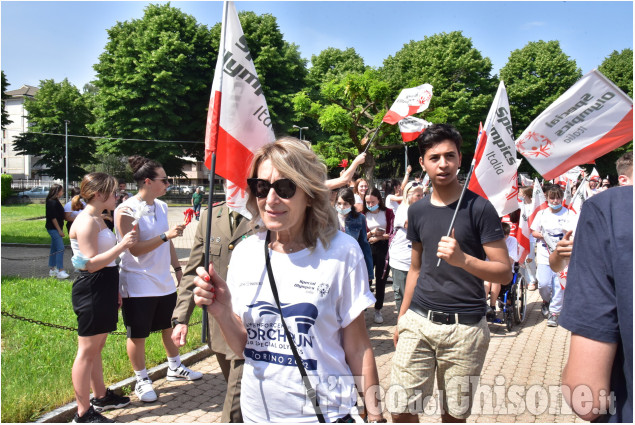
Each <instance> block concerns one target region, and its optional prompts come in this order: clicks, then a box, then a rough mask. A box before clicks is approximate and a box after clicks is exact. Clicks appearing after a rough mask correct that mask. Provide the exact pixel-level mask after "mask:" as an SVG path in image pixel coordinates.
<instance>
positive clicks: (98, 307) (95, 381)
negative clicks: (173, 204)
mask: <svg viewBox="0 0 635 425" xmlns="http://www.w3.org/2000/svg"><path fill="white" fill-rule="evenodd" d="M116 189H117V181H116V180H115V178H114V177H112V176H109V175H108V174H105V173H91V174H87V175H86V176H85V177H84V179H83V180H82V183H81V185H80V195H81V197H82V198H83V199H84V200H85V201H86V202H87V205H86V207H85V208H84V209H83V210H82V211H81V212H80V213H79V214H78V215H77V217H75V219H74V222H73V226H72V227H71V232H70V235H69V236H70V240H71V247H72V249H73V254H74V255H73V264H74V265H75V266H76V268H78V269H79V270H80V274H79V276H78V277H77V279H75V282H74V283H73V290H72V301H73V310H74V311H75V314H76V315H77V324H78V334H79V336H78V341H77V344H78V348H77V357H76V358H75V362H74V363H73V373H72V377H73V387H74V389H75V398H76V399H77V414H76V415H75V418H74V419H73V422H114V421H112V420H110V419H107V418H105V417H104V416H102V415H101V414H100V413H99V412H103V411H105V410H109V409H115V408H119V407H124V406H126V405H127V404H128V403H130V399H129V398H128V397H121V396H118V395H116V394H115V393H113V392H112V391H111V390H110V389H106V386H105V385H104V374H103V370H102V367H103V366H102V360H101V350H102V349H103V348H104V344H105V343H106V338H107V337H108V333H109V332H113V331H115V330H116V329H117V320H118V318H119V315H118V310H119V306H120V305H121V297H119V289H118V288H119V271H118V268H117V265H116V264H115V259H116V258H117V257H118V256H119V254H121V253H122V252H124V251H125V250H127V249H128V248H130V247H132V246H134V244H135V243H136V241H137V232H136V231H134V232H130V233H129V234H127V235H126V237H125V238H123V240H122V241H121V243H119V244H117V240H116V238H115V235H114V234H113V233H112V232H111V231H110V230H109V229H108V227H107V226H106V224H105V223H104V220H103V218H102V216H101V212H102V211H103V210H104V209H105V208H110V209H112V208H114V207H115V202H116V197H115V191H116ZM91 386H92V389H93V394H94V395H95V397H94V398H93V399H90V388H91ZM91 404H92V405H91Z"/></svg>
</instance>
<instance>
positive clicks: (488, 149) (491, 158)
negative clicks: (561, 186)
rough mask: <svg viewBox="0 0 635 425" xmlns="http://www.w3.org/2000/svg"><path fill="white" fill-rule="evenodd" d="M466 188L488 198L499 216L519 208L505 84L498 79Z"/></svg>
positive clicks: (514, 157) (510, 121)
mask: <svg viewBox="0 0 635 425" xmlns="http://www.w3.org/2000/svg"><path fill="white" fill-rule="evenodd" d="M474 158H475V160H476V165H475V167H474V173H473V175H472V178H471V179H470V183H469V185H468V189H470V190H471V191H472V192H475V193H477V194H479V195H480V196H482V197H484V198H485V199H488V200H489V201H490V202H491V203H492V205H493V206H494V208H496V211H497V212H498V215H499V216H500V217H502V216H504V215H505V214H509V213H510V212H512V211H516V210H517V209H518V174H517V171H518V165H519V162H518V159H517V158H516V146H515V145H514V137H513V131H512V120H511V115H510V113H509V101H508V100H507V91H506V90H505V84H503V82H502V81H501V83H500V85H499V86H498V91H497V92H496V96H495V97H494V102H493V103H492V106H491V108H490V110H489V113H488V114H487V119H486V120H485V125H484V126H483V129H482V131H481V132H480V137H479V142H478V146H477V148H476V153H475V155H474Z"/></svg>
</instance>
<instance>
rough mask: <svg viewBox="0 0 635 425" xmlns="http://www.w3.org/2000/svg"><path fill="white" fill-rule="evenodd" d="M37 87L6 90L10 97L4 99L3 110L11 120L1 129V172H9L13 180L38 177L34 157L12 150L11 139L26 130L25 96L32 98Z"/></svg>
mask: <svg viewBox="0 0 635 425" xmlns="http://www.w3.org/2000/svg"><path fill="white" fill-rule="evenodd" d="M37 91H38V88H37V87H33V86H29V85H24V86H22V87H20V88H19V89H17V90H9V91H7V92H6V94H7V95H9V96H10V97H9V98H8V99H6V100H5V106H4V108H5V110H6V112H7V114H8V115H9V119H10V120H11V121H12V122H11V123H10V124H8V125H7V127H6V128H5V129H4V130H3V131H2V161H1V164H0V165H1V168H2V170H1V171H2V173H3V174H11V175H12V176H13V179H14V180H18V179H20V180H21V179H33V178H39V177H38V176H36V171H37V170H36V169H34V168H33V164H34V163H35V158H34V157H33V156H32V155H22V154H18V153H16V152H15V151H14V150H13V140H14V139H15V138H16V137H18V136H19V135H20V133H23V132H25V131H27V130H28V127H29V121H28V117H27V115H28V112H27V111H26V109H25V108H24V102H25V99H26V98H32V97H33V96H35V93H37Z"/></svg>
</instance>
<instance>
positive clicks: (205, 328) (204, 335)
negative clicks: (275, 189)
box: [201, 1, 228, 343]
mask: <svg viewBox="0 0 635 425" xmlns="http://www.w3.org/2000/svg"><path fill="white" fill-rule="evenodd" d="M227 7H228V3H227V1H224V2H223V33H222V35H221V43H220V44H221V46H220V51H219V53H218V58H217V59H216V61H217V62H218V61H219V60H220V61H221V72H220V76H219V80H220V90H221V93H222V91H223V65H224V64H223V62H222V61H223V60H224V58H225V40H226V35H227ZM212 90H213V89H212ZM220 105H221V104H220V102H219V103H218V108H219V110H218V114H217V116H218V119H217V120H216V128H215V129H213V131H212V132H211V134H215V135H216V138H217V140H216V143H214V150H213V151H212V160H211V165H210V169H209V195H208V197H207V223H206V227H205V259H204V262H203V264H205V267H206V271H207V272H209V263H210V258H209V250H210V239H211V234H212V207H213V206H214V204H213V202H214V177H215V175H216V146H217V143H218V128H219V127H220V112H221V111H220ZM214 112H216V111H214ZM208 113H209V111H208ZM202 308H203V317H202V320H201V322H202V326H201V342H202V343H206V342H207V341H208V338H209V318H208V316H207V306H206V305H203V307H202Z"/></svg>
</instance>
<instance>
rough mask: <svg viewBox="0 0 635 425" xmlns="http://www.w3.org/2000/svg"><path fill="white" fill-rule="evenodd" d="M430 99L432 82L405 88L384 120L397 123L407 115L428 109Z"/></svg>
mask: <svg viewBox="0 0 635 425" xmlns="http://www.w3.org/2000/svg"><path fill="white" fill-rule="evenodd" d="M430 99H432V86H431V85H430V84H422V85H420V86H417V87H412V88H409V89H403V90H402V91H401V93H399V96H398V97H397V100H395V103H393V104H392V106H391V107H390V110H389V111H388V112H387V113H386V115H384V119H383V120H382V121H383V122H385V123H388V124H397V123H398V122H399V121H401V120H402V119H404V118H405V117H408V116H410V115H412V114H417V113H419V112H423V111H425V110H426V109H428V106H430Z"/></svg>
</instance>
